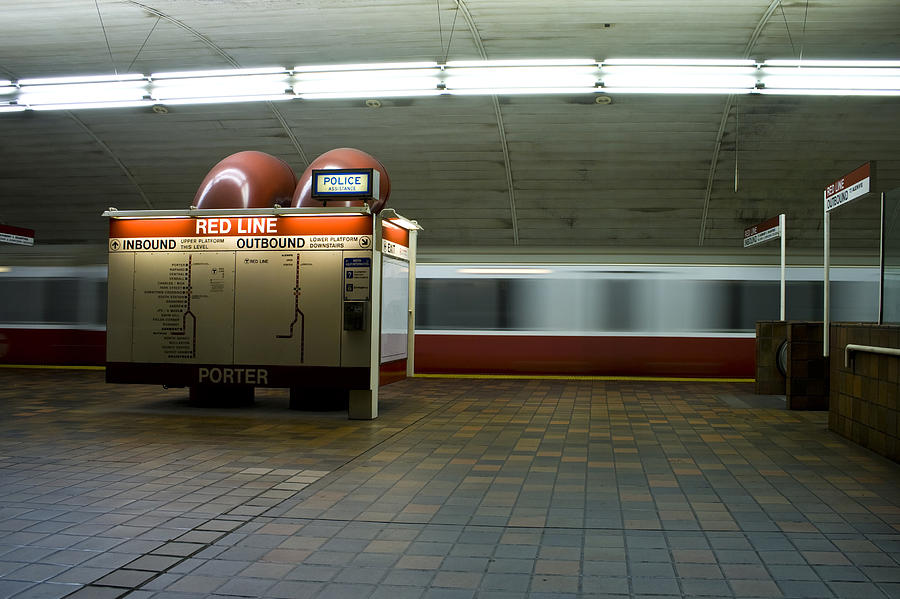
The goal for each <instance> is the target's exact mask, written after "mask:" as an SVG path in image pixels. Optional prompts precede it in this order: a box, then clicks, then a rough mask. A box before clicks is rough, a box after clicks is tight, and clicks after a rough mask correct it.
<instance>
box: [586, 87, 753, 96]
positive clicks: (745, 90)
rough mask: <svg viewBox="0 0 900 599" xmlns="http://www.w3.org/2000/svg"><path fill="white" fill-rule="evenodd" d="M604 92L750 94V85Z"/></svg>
mask: <svg viewBox="0 0 900 599" xmlns="http://www.w3.org/2000/svg"><path fill="white" fill-rule="evenodd" d="M597 91H599V92H602V93H604V94H607V93H608V94H734V95H738V94H751V93H753V92H754V91H756V90H755V89H754V88H752V87H603V88H601V89H599V90H597Z"/></svg>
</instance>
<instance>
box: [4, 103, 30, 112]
mask: <svg viewBox="0 0 900 599" xmlns="http://www.w3.org/2000/svg"><path fill="white" fill-rule="evenodd" d="M23 110H26V107H25V106H20V105H18V104H0V112H22V111H23Z"/></svg>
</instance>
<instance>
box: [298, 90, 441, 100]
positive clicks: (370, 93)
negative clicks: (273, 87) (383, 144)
mask: <svg viewBox="0 0 900 599" xmlns="http://www.w3.org/2000/svg"><path fill="white" fill-rule="evenodd" d="M447 93H448V92H447V91H445V90H442V89H370V90H350V91H342V92H316V93H303V94H297V97H299V98H300V99H301V100H353V99H360V98H366V99H368V98H421V97H428V96H440V95H444V94H447Z"/></svg>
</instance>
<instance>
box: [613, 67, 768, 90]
mask: <svg viewBox="0 0 900 599" xmlns="http://www.w3.org/2000/svg"><path fill="white" fill-rule="evenodd" d="M601 73H602V78H603V87H604V88H615V87H649V88H679V87H688V88H703V87H711V88H744V87H745V88H747V89H750V88H753V87H754V86H755V85H756V69H755V68H748V67H684V66H671V67H660V66H610V67H607V66H604V67H603V68H602V69H601Z"/></svg>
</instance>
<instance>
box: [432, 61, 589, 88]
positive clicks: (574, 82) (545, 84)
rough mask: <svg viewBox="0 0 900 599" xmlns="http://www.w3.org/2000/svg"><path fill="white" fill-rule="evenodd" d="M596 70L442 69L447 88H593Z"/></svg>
mask: <svg viewBox="0 0 900 599" xmlns="http://www.w3.org/2000/svg"><path fill="white" fill-rule="evenodd" d="M598 76H599V71H598V70H597V68H596V67H593V66H580V67H477V68H476V67H456V68H449V67H448V68H447V69H446V70H445V71H444V83H445V84H446V85H447V89H451V90H460V89H466V88H470V89H476V88H491V89H501V88H505V87H509V88H528V87H532V88H557V87H593V86H594V85H595V84H596V83H597V79H598Z"/></svg>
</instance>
